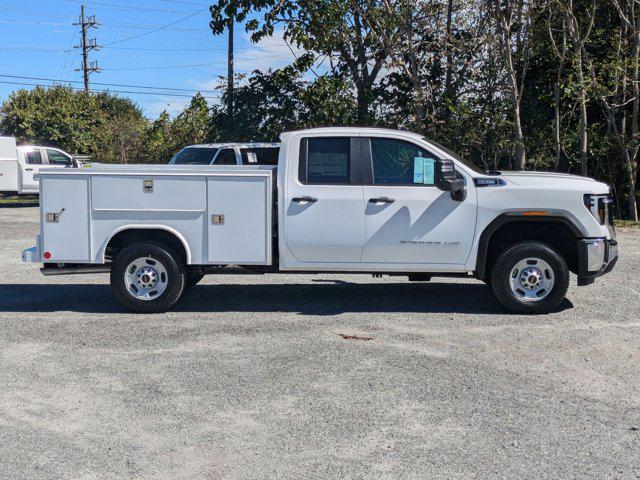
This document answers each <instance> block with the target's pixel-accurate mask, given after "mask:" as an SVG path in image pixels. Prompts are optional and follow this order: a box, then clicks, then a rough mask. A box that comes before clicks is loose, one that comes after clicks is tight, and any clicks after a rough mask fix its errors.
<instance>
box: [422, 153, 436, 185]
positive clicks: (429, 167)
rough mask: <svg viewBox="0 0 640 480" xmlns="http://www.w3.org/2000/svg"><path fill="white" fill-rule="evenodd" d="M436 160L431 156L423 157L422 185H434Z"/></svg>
mask: <svg viewBox="0 0 640 480" xmlns="http://www.w3.org/2000/svg"><path fill="white" fill-rule="evenodd" d="M435 170H436V161H435V160H434V159H433V158H425V159H424V173H423V176H422V183H423V184H424V185H435V183H436V174H435Z"/></svg>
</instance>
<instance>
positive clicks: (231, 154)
mask: <svg viewBox="0 0 640 480" xmlns="http://www.w3.org/2000/svg"><path fill="white" fill-rule="evenodd" d="M214 163H215V164H216V165H237V164H238V163H237V162H236V152H235V150H233V149H232V148H225V149H224V150H220V153H219V154H218V156H217V157H216V161H215V162H214Z"/></svg>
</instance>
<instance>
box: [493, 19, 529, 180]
mask: <svg viewBox="0 0 640 480" xmlns="http://www.w3.org/2000/svg"><path fill="white" fill-rule="evenodd" d="M499 25H500V28H501V30H502V31H501V32H500V33H501V36H502V49H503V52H502V53H503V55H504V60H505V66H506V67H507V74H508V78H509V90H510V92H511V106H512V109H513V124H514V133H515V137H516V138H515V140H516V142H515V143H516V145H515V147H516V148H515V167H516V169H517V170H524V169H525V166H526V160H527V159H526V148H525V144H524V135H523V133H522V119H521V118H520V92H519V91H518V77H517V74H516V68H515V65H514V64H513V56H512V53H511V26H510V25H509V24H508V23H507V21H506V19H505V18H504V17H502V18H501V19H500V22H499Z"/></svg>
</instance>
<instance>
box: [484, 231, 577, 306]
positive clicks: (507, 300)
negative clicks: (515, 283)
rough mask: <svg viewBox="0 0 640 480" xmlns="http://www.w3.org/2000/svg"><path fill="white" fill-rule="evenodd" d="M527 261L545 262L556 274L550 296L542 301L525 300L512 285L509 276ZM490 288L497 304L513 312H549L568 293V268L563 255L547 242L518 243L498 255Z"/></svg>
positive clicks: (554, 274)
mask: <svg viewBox="0 0 640 480" xmlns="http://www.w3.org/2000/svg"><path fill="white" fill-rule="evenodd" d="M527 258H538V259H540V260H543V261H544V262H546V263H547V264H548V265H549V266H550V267H551V270H552V271H553V272H552V273H553V278H554V284H553V287H551V289H550V290H551V291H550V293H548V294H547V295H546V297H544V298H542V299H540V300H534V301H531V300H529V301H527V300H524V299H523V298H521V296H518V295H517V294H516V293H515V292H514V291H513V290H512V289H511V286H510V279H511V278H510V277H511V274H512V271H513V269H514V268H515V267H516V264H517V263H518V262H520V261H522V260H525V259H527ZM514 278H515V277H514ZM491 287H492V288H493V293H494V294H495V296H496V298H497V299H498V301H499V302H500V303H501V304H502V305H503V306H504V307H505V308H507V309H508V310H510V311H512V312H515V313H530V314H535V313H549V312H552V311H554V310H555V309H556V308H558V306H559V305H560V303H561V302H562V301H563V300H564V298H565V295H566V294H567V289H568V288H569V268H568V267H567V262H566V261H565V260H564V258H563V257H562V255H560V254H559V253H558V252H557V251H556V250H555V249H554V248H553V247H551V246H550V245H547V244H546V243H543V242H537V241H529V242H521V243H516V244H515V245H511V246H510V247H507V248H506V249H504V250H503V251H502V252H500V254H499V255H498V258H497V259H496V261H495V263H494V264H493V269H492V272H491ZM516 290H517V288H516ZM520 293H522V292H520Z"/></svg>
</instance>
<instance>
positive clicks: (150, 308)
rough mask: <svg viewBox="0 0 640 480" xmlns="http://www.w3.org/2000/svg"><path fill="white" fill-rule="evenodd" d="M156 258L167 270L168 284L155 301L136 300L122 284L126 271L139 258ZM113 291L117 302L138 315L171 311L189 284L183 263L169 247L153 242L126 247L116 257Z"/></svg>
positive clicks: (113, 270)
mask: <svg viewBox="0 0 640 480" xmlns="http://www.w3.org/2000/svg"><path fill="white" fill-rule="evenodd" d="M147 256H148V257H151V258H155V259H157V260H158V261H160V262H161V263H162V265H163V266H164V267H165V269H166V270H167V275H168V278H169V285H167V289H166V290H165V291H164V292H163V293H162V295H160V296H159V297H158V298H157V299H154V300H148V301H145V300H139V299H137V298H135V297H133V296H132V295H131V294H130V293H129V291H128V290H127V288H126V286H125V282H124V281H123V277H124V272H125V269H126V268H127V267H128V266H129V264H130V263H131V262H132V261H133V260H135V259H136V258H140V257H147ZM110 279H111V288H112V291H113V293H114V295H115V297H116V299H117V300H118V302H119V303H120V304H121V305H122V306H123V307H124V308H126V309H127V310H130V311H133V312H137V313H162V312H166V311H167V310H169V309H170V308H171V307H172V306H173V305H175V303H176V302H177V301H178V300H179V299H180V296H181V295H182V292H183V291H184V288H185V284H186V267H185V265H184V261H183V260H182V259H181V258H180V257H179V256H178V255H177V254H176V253H175V252H174V251H173V250H172V249H171V248H169V247H168V246H166V245H164V244H162V243H159V242H151V241H143V242H134V243H131V244H129V245H127V246H126V247H124V248H123V249H122V250H120V252H118V254H117V255H116V257H115V259H114V262H113V265H112V266H111V275H110Z"/></svg>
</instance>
